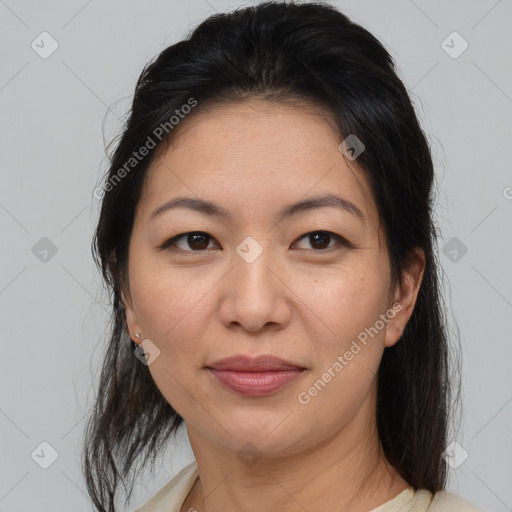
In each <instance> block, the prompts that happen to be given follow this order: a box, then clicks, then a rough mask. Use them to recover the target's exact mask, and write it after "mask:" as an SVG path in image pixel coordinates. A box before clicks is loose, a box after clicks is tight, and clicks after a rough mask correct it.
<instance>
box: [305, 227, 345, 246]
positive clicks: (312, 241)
mask: <svg viewBox="0 0 512 512" xmlns="http://www.w3.org/2000/svg"><path fill="white" fill-rule="evenodd" d="M301 240H305V241H306V242H307V243H308V244H309V245H310V247H300V249H306V250H311V248H312V249H313V250H316V251H322V250H324V249H331V248H332V247H334V246H335V245H336V243H335V242H336V241H337V242H338V244H340V245H344V246H347V247H348V246H349V245H350V244H349V242H347V241H346V240H345V239H344V238H343V237H341V236H339V235H336V234H335V233H331V232H330V231H312V232H311V233H306V234H305V235H303V236H302V237H301V238H299V242H300V241H301ZM331 242H332V243H331Z"/></svg>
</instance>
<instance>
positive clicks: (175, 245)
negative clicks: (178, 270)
mask: <svg viewBox="0 0 512 512" xmlns="http://www.w3.org/2000/svg"><path fill="white" fill-rule="evenodd" d="M212 240H213V238H212V237H211V236H210V235H208V234H207V233H203V232H202V231H192V232H190V233H182V234H180V235H177V236H175V237H173V238H171V239H170V240H167V241H166V242H164V243H163V244H162V245H161V246H160V249H167V248H171V249H178V250H181V251H184V252H194V251H195V252H201V251H204V250H206V249H208V248H209V247H208V246H209V244H210V242H211V241H212ZM180 244H181V245H180Z"/></svg>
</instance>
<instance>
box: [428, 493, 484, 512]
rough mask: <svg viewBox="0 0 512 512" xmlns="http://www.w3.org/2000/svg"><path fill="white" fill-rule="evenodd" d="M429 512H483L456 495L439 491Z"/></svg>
mask: <svg viewBox="0 0 512 512" xmlns="http://www.w3.org/2000/svg"><path fill="white" fill-rule="evenodd" d="M427 510H428V512H483V511H482V509H479V508H477V507H475V506H474V505H472V504H471V503H469V502H468V501H466V500H464V499H463V498H461V497H460V496H457V495H456V494H452V493H451V492H449V491H438V492H436V494H435V495H434V498H433V499H432V502H431V504H430V506H429V508H428V509H427Z"/></svg>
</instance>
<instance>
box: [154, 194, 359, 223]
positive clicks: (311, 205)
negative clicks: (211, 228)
mask: <svg viewBox="0 0 512 512" xmlns="http://www.w3.org/2000/svg"><path fill="white" fill-rule="evenodd" d="M326 206H328V207H334V208H339V209H341V210H344V211H346V212H348V213H350V214H352V215H354V216H356V217H357V218H359V219H364V218H365V216H364V214H363V212H362V211H361V210H360V209H359V208H358V207H357V206H356V205H355V204H354V203H352V202H350V201H348V200H347V199H344V198H343V197H340V196H337V195H334V194H324V195H319V196H313V197H310V198H308V199H304V200H302V201H299V202H297V203H293V204H289V205H286V206H283V207H282V208H280V209H279V210H278V212H277V214H276V216H277V219H278V220H279V221H280V220H282V219H284V218H286V217H292V216H294V215H297V214H299V213H303V212H306V211H309V210H315V209H318V208H323V207H326ZM175 208H188V209H190V210H195V211H198V212H200V213H203V214H205V215H208V216H210V217H221V218H224V219H231V218H232V215H231V214H230V213H229V212H228V211H227V210H225V209H224V208H221V207H220V206H218V205H216V204H215V203H212V202H210V201H206V200H204V199H197V198H194V197H175V198H174V199H171V200H170V201H168V202H167V203H165V204H163V205H161V206H159V207H158V208H157V209H156V210H155V211H153V213H152V214H151V215H150V218H149V219H150V220H152V219H154V218H156V217H158V216H159V215H161V214H163V213H164V212H167V211H169V210H172V209H175Z"/></svg>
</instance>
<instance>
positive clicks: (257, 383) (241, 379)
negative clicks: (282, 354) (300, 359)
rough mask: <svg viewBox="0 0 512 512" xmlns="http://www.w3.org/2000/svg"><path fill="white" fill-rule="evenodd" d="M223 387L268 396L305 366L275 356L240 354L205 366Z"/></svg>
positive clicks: (295, 376)
mask: <svg viewBox="0 0 512 512" xmlns="http://www.w3.org/2000/svg"><path fill="white" fill-rule="evenodd" d="M206 368H207V369H208V371H209V372H210V373H211V374H212V375H213V376H214V377H215V378H216V380H217V381H218V382H219V383H220V384H222V385H223V386H224V387H226V388H228V389H230V390H231V391H234V392H235V393H238V394H240V395H244V396H254V397H259V396H267V395H270V394H273V393H275V392H277V391H279V390H281V389H283V388H284V387H285V386H287V385H288V384H290V383H291V382H293V381H294V380H295V379H297V378H298V377H299V376H300V375H301V374H302V373H303V372H304V371H305V370H306V368H304V367H301V366H298V365H296V364H294V363H291V362H289V361H285V360H284V359H281V358H279V357H275V356H272V355H261V356H257V357H250V356H245V355H237V356H233V357H228V358H226V359H221V360H219V361H216V362H215V363H212V364H211V365H209V366H207V367H206Z"/></svg>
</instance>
